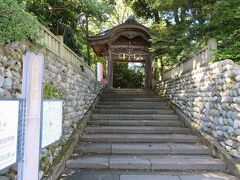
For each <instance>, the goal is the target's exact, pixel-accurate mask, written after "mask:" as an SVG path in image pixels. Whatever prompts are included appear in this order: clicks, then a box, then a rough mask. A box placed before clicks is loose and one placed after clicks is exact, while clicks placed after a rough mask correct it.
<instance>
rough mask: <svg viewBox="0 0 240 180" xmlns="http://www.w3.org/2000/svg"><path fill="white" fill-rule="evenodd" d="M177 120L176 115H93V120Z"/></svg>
mask: <svg viewBox="0 0 240 180" xmlns="http://www.w3.org/2000/svg"><path fill="white" fill-rule="evenodd" d="M98 119H100V120H101V119H102V120H114V119H116V120H134V119H136V120H177V119H178V116H176V115H142V114H140V115H132V114H93V115H92V120H98Z"/></svg>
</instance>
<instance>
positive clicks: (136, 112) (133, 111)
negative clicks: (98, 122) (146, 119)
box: [94, 109, 174, 115]
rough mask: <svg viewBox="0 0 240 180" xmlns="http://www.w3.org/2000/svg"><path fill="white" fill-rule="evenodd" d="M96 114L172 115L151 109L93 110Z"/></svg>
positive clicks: (172, 112) (168, 111) (164, 111)
mask: <svg viewBox="0 0 240 180" xmlns="http://www.w3.org/2000/svg"><path fill="white" fill-rule="evenodd" d="M94 113H97V114H164V115H166V114H174V111H173V110H152V109H147V110H146V109H142V110H139V109H95V110H94Z"/></svg>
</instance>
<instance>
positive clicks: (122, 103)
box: [98, 101, 167, 106]
mask: <svg viewBox="0 0 240 180" xmlns="http://www.w3.org/2000/svg"><path fill="white" fill-rule="evenodd" d="M98 104H99V105H131V106H135V105H137V106H138V105H141V106H148V105H151V106H162V105H165V106H166V105H167V104H166V102H164V101H162V102H146V101H141V102H136V101H135V102H133V101H121V102H120V101H99V103H98Z"/></svg>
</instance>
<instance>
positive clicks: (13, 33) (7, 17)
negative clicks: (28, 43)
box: [0, 0, 39, 43]
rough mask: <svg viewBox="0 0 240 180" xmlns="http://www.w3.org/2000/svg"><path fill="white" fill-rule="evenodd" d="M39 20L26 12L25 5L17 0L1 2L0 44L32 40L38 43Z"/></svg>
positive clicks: (0, 0)
mask: <svg viewBox="0 0 240 180" xmlns="http://www.w3.org/2000/svg"><path fill="white" fill-rule="evenodd" d="M38 25H39V23H38V21H37V19H36V18H35V17H34V16H32V15H31V14H29V13H28V12H26V9H25V6H24V4H23V3H18V2H17V1H16V0H7V1H6V0H0V42H1V43H5V42H6V41H21V40H24V39H30V40H32V41H35V42H36V41H37V40H38V39H39V35H38V28H39V27H38Z"/></svg>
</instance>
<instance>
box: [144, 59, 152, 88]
mask: <svg viewBox="0 0 240 180" xmlns="http://www.w3.org/2000/svg"><path fill="white" fill-rule="evenodd" d="M151 88H152V61H151V59H150V58H149V57H148V58H147V59H145V89H151Z"/></svg>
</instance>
